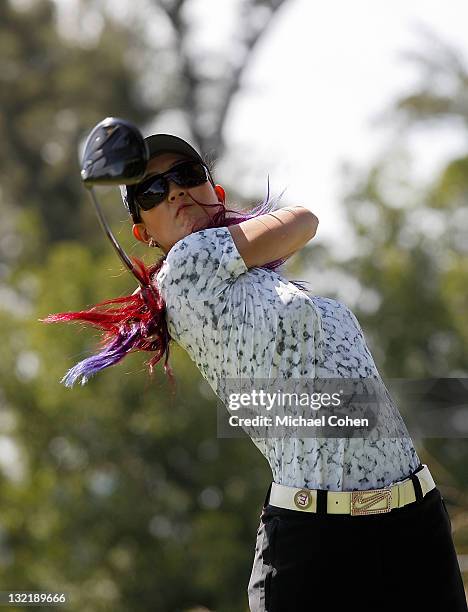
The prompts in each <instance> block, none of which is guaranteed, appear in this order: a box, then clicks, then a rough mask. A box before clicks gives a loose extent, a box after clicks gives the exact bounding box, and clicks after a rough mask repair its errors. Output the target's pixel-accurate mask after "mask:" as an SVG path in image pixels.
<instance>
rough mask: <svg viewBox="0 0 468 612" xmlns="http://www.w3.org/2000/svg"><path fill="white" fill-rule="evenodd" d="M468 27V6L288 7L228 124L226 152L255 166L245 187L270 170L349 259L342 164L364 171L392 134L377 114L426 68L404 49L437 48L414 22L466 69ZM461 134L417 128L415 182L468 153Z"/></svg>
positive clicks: (456, 2)
mask: <svg viewBox="0 0 468 612" xmlns="http://www.w3.org/2000/svg"><path fill="white" fill-rule="evenodd" d="M208 3H209V2H208ZM466 23H468V3H467V2H466V0H463V1H461V0H449V1H447V2H441V1H435V0H424V1H422V0H411V2H407V0H393V1H392V2H391V3H390V2H376V1H375V0H353V2H350V3H347V2H341V1H340V2H337V1H336V0H335V1H334V2H329V3H317V2H311V1H310V0H292V1H290V2H287V3H286V4H285V5H284V6H283V8H282V9H281V12H280V14H279V15H278V16H277V20H276V23H274V24H273V26H272V28H271V30H270V32H269V33H268V34H267V35H266V37H265V39H264V40H263V41H262V44H261V47H260V48H259V49H258V52H257V53H256V56H255V58H254V60H253V62H252V64H251V66H250V68H249V70H248V72H247V74H246V75H245V79H244V90H243V92H242V93H241V94H240V95H239V96H238V98H237V99H236V101H235V103H234V104H233V106H232V108H231V112H230V115H229V118H228V123H227V126H226V132H225V133H226V137H227V141H228V145H229V147H230V148H232V149H233V150H234V151H236V152H237V155H238V157H239V158H243V159H248V160H255V162H256V164H257V166H258V168H257V171H256V172H254V173H251V174H250V177H249V179H248V180H249V182H250V183H251V184H252V185H255V186H256V187H257V189H260V190H262V189H263V187H264V184H265V179H264V175H265V172H267V171H268V170H270V172H271V175H272V177H271V178H272V179H273V187H274V189H275V191H276V192H279V191H281V190H282V189H283V188H284V187H287V192H286V194H285V198H287V203H288V204H290V203H294V204H303V205H305V206H307V207H309V208H310V209H311V210H313V212H314V213H315V214H316V215H317V216H318V218H319V220H320V225H319V231H318V233H317V237H316V238H317V239H321V238H323V239H325V240H326V241H331V242H332V243H333V244H334V245H335V247H336V248H337V249H338V251H339V252H341V253H342V255H344V254H345V253H346V252H347V249H346V246H345V244H344V243H345V241H344V240H343V232H345V231H346V225H345V224H344V215H343V212H342V210H341V208H340V196H341V191H340V188H341V183H340V181H339V175H338V168H339V165H340V163H341V162H342V161H345V160H348V161H351V162H352V163H353V164H358V165H359V166H362V167H364V168H365V167H366V165H368V164H369V162H370V161H372V160H374V159H375V157H376V156H377V155H378V153H379V152H380V151H382V150H384V149H386V148H387V147H388V146H389V144H390V143H391V140H392V138H394V134H395V132H394V130H392V129H391V128H390V127H389V126H387V127H385V126H384V125H383V123H382V121H379V119H378V117H379V115H380V114H381V113H382V112H383V111H385V110H387V109H388V108H389V106H391V103H392V101H394V100H395V99H397V98H398V97H399V96H401V95H402V94H404V93H406V92H409V91H410V90H411V88H412V87H414V86H415V85H416V84H417V83H418V80H419V78H420V76H419V75H420V71H418V70H417V68H416V67H415V66H414V65H413V64H410V63H409V62H405V61H404V60H403V59H402V57H401V52H402V51H404V50H410V49H419V50H424V49H426V52H427V51H430V50H431V48H430V47H428V46H427V43H426V44H425V42H426V41H425V40H424V39H423V37H421V36H420V35H418V32H417V30H416V26H418V25H419V26H424V27H425V28H426V29H430V30H432V31H433V32H434V33H435V34H438V35H440V36H441V37H442V38H443V40H445V41H447V42H449V43H452V44H454V45H456V46H457V47H458V48H459V49H460V51H461V53H462V54H463V56H464V57H465V58H466V60H467V65H468V37H467V36H466ZM433 44H434V43H432V45H433ZM442 86H443V83H441V87H442ZM373 120H374V121H373ZM457 127H458V129H457ZM465 134H466V132H465V131H462V130H460V129H459V126H456V125H447V126H445V127H444V126H443V125H441V124H440V123H439V124H438V125H436V126H432V127H426V128H424V129H418V131H417V133H415V134H414V135H413V136H412V137H411V139H410V142H409V146H410V150H411V151H412V153H413V154H414V173H415V174H414V177H415V180H422V181H425V180H428V179H430V178H431V176H432V175H433V173H434V171H436V170H437V168H439V167H440V164H441V162H442V161H443V160H445V159H447V158H448V157H451V156H452V155H456V154H458V153H460V152H466V136H465ZM258 170H260V171H258ZM262 170H264V171H263V172H262Z"/></svg>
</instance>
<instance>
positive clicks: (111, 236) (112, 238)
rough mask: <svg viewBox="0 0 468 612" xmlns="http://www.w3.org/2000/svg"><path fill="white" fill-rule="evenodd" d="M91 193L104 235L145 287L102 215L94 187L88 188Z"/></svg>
mask: <svg viewBox="0 0 468 612" xmlns="http://www.w3.org/2000/svg"><path fill="white" fill-rule="evenodd" d="M88 190H89V193H90V195H91V200H92V201H93V205H94V208H95V210H96V213H97V216H98V219H99V223H100V224H101V227H102V229H103V231H104V233H105V234H106V235H107V237H108V238H109V240H110V241H111V243H112V246H113V247H114V249H115V250H116V252H117V255H118V256H119V257H120V259H121V261H122V262H123V263H124V264H125V266H126V267H127V268H128V269H129V270H130V272H131V273H132V274H133V276H134V277H135V278H136V279H137V281H138V283H139V285H140V287H145V283H144V282H143V280H142V278H141V276H140V274H139V271H138V270H137V269H136V268H135V266H134V265H133V263H132V261H131V259H130V257H129V256H128V255H127V253H125V251H124V250H123V248H122V247H121V246H120V244H119V243H118V242H117V239H116V238H115V236H114V234H113V233H112V230H111V228H110V227H109V225H108V223H107V221H106V219H105V218H104V215H103V213H102V210H101V207H100V205H99V202H98V201H97V197H96V194H95V193H94V189H93V187H88Z"/></svg>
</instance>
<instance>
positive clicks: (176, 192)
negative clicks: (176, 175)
mask: <svg viewBox="0 0 468 612" xmlns="http://www.w3.org/2000/svg"><path fill="white" fill-rule="evenodd" d="M184 196H185V191H184V190H183V189H182V188H181V187H180V186H179V185H176V184H175V183H172V182H171V183H169V195H168V197H167V199H168V200H169V202H175V200H177V198H182V197H184Z"/></svg>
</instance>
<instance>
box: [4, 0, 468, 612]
mask: <svg viewBox="0 0 468 612" xmlns="http://www.w3.org/2000/svg"><path fill="white" fill-rule="evenodd" d="M184 4H185V3H184V1H182V0H178V1H174V2H170V1H167V2H162V1H161V2H153V3H149V5H152V6H153V8H154V11H155V13H154V16H155V17H154V18H155V19H156V21H157V20H159V21H157V23H160V24H161V25H160V27H161V28H163V29H164V28H169V27H170V28H172V33H173V39H172V43H169V42H167V44H165V45H164V44H162V43H161V45H159V46H158V47H157V48H151V47H150V46H148V39H147V38H145V36H144V35H143V33H144V26H145V24H144V19H142V18H141V17H140V19H139V20H138V19H137V18H136V17H135V20H134V21H132V22H131V23H128V24H126V25H125V24H122V23H121V22H119V21H118V20H116V19H113V18H111V17H110V16H109V14H108V13H106V12H105V11H104V9H103V8H102V9H101V8H100V7H99V3H94V2H82V3H81V4H80V5H79V6H80V11H81V12H80V16H81V17H83V18H84V16H86V14H87V12H89V11H94V12H96V11H99V13H100V15H101V17H102V19H104V27H103V28H102V30H101V34H100V35H99V36H98V38H97V39H96V40H94V41H92V42H91V43H90V42H89V41H88V42H84V41H82V40H81V41H80V40H77V39H73V38H67V37H64V36H63V35H62V34H60V33H59V31H58V30H57V27H56V11H55V5H54V4H53V3H52V2H49V1H48V0H37V1H34V2H31V3H29V4H26V5H25V7H24V8H18V7H17V6H16V5H13V4H11V3H9V2H3V3H1V4H0V127H1V133H2V143H1V145H0V181H1V191H0V211H1V219H2V221H1V224H0V298H1V307H0V333H1V340H2V341H1V344H0V408H1V410H0V458H1V462H0V590H37V591H64V592H66V593H68V594H69V595H70V597H71V599H72V603H70V604H69V606H67V609H69V610H80V612H83V611H86V610H89V611H93V612H94V611H100V610H109V609H112V610H115V611H119V610H158V611H159V610H161V611H169V612H172V611H185V612H187V611H189V610H192V612H194V611H195V610H200V611H201V610H218V611H221V612H238V611H239V610H243V611H246V610H247V595H246V587H247V582H248V578H249V575H250V570H251V564H252V559H253V552H254V544H255V535H256V529H257V525H258V519H259V512H260V509H261V504H262V502H263V498H264V495H265V492H266V488H267V486H268V484H269V481H270V477H271V473H270V469H269V467H268V465H267V463H266V460H265V459H264V458H263V457H262V456H261V455H260V453H259V452H258V450H257V449H256V448H255V447H254V445H253V444H252V443H251V441H250V440H249V439H248V438H245V439H237V440H226V439H221V440H219V439H217V436H216V398H215V396H214V395H213V393H212V391H211V390H210V389H209V387H208V386H207V385H206V383H205V382H204V381H203V379H202V378H201V376H200V374H199V373H198V371H197V370H196V369H195V368H194V366H193V364H192V363H191V361H190V360H189V359H188V357H187V356H186V355H185V353H183V351H182V350H180V349H179V348H178V347H177V346H175V345H174V346H173V347H172V349H171V350H172V357H171V363H172V365H173V368H174V371H175V373H176V378H177V389H176V393H175V394H174V395H172V394H171V392H170V386H169V385H168V382H167V379H166V377H165V375H164V373H163V372H162V368H158V369H157V371H156V373H155V374H154V376H153V377H152V378H149V377H148V374H147V371H146V368H145V365H144V360H143V358H142V356H141V355H134V356H131V357H129V358H128V359H126V361H125V363H123V364H121V365H119V366H117V367H115V368H111V369H110V370H109V371H105V372H103V373H102V374H100V375H99V376H98V377H96V379H93V380H92V381H91V382H90V383H89V384H88V385H87V386H85V387H77V388H74V389H73V390H72V391H70V390H69V389H66V388H64V387H63V386H62V385H60V384H59V380H60V378H61V377H62V375H63V374H64V372H65V371H66V370H67V369H68V368H69V367H70V366H71V365H73V364H74V363H76V361H78V359H80V358H82V357H83V356H85V355H89V354H90V353H92V352H93V351H94V349H95V346H96V342H97V340H98V336H97V334H96V333H94V332H92V331H89V330H84V329H80V328H77V327H75V326H46V325H43V324H41V323H39V322H38V319H39V318H41V317H44V316H46V315H47V314H49V313H52V312H61V311H66V310H77V309H79V308H85V307H87V306H90V305H92V304H94V303H96V302H98V301H100V300H103V299H107V298H109V297H110V296H117V295H124V294H127V293H128V292H129V291H130V290H133V286H132V281H131V279H130V278H129V275H128V274H127V273H126V272H125V271H123V270H122V268H121V267H120V264H119V262H118V260H117V259H116V257H115V255H114V253H113V252H112V251H111V249H109V246H108V244H107V243H106V241H105V240H103V238H102V236H101V230H100V228H99V227H98V224H97V223H96V220H95V218H94V212H93V210H92V208H91V206H90V205H89V202H88V201H87V200H86V197H85V196H86V194H84V191H83V189H82V186H81V184H80V181H79V167H78V155H77V152H78V150H79V147H80V146H81V144H82V142H83V138H84V137H85V136H86V134H87V132H88V131H89V129H90V127H92V126H93V125H94V124H95V123H96V122H97V121H99V120H101V119H102V118H103V117H105V116H110V115H114V116H123V117H126V118H129V119H131V120H132V121H134V122H135V123H137V124H138V125H140V126H144V125H145V124H147V123H148V122H149V121H151V120H153V119H154V118H155V117H157V116H158V115H159V114H160V113H162V112H164V111H167V110H168V109H172V108H178V109H179V110H180V111H181V112H182V114H183V116H184V118H185V125H186V127H187V129H189V131H190V133H191V134H192V135H193V138H194V140H195V141H196V142H198V144H199V146H200V148H201V149H202V150H209V151H210V152H212V153H213V154H215V156H218V157H220V156H222V154H223V153H224V150H225V143H224V141H223V138H222V127H223V122H224V118H225V116H226V112H227V108H228V106H229V102H230V99H231V98H232V96H233V95H234V93H235V92H236V91H237V90H238V89H239V87H240V77H241V72H240V71H239V69H236V68H232V70H231V71H230V72H229V71H226V70H224V71H223V74H225V75H227V76H225V80H224V81H223V80H219V81H216V79H215V80H213V79H212V78H211V79H210V78H209V76H207V75H203V74H199V73H197V72H196V71H194V68H193V63H192V62H191V61H190V57H189V56H188V55H187V53H188V52H187V50H186V47H184V45H183V43H184V40H185V38H186V37H187V35H188V33H189V27H188V24H187V23H186V22H185V21H184V19H183V9H184ZM244 4H245V7H244V14H243V17H242V18H243V19H246V20H248V18H249V10H252V11H253V10H255V9H258V8H259V7H263V8H265V9H267V12H266V13H265V22H264V23H263V25H261V26H259V28H258V31H250V34H246V35H245V36H244V38H243V39H242V43H243V48H244V53H245V61H244V64H243V65H244V66H245V65H247V64H248V59H249V57H250V54H251V52H252V50H253V49H254V46H255V45H256V44H257V42H258V40H259V39H260V38H261V36H262V35H263V34H264V32H265V31H266V29H267V27H268V24H269V23H270V21H271V20H272V19H273V17H274V15H275V13H276V11H277V10H278V9H279V7H280V6H281V4H282V2H279V1H276V2H274V1H273V0H271V1H270V2H265V1H260V0H259V1H252V2H250V3H249V2H247V3H244ZM429 43H430V41H427V44H429ZM437 49H438V50H437V54H438V55H437V57H436V56H435V55H434V54H436V51H435V50H434V51H433V52H432V54H428V53H421V55H420V56H419V57H412V58H410V59H412V60H413V61H416V62H419V64H420V66H421V73H422V74H424V75H425V76H424V77H423V78H422V80H421V83H420V84H419V85H416V86H415V89H414V91H413V92H410V93H409V94H408V95H407V96H405V97H403V98H402V99H400V100H399V101H398V103H397V104H396V105H395V107H394V108H392V109H390V111H391V112H390V117H391V120H392V121H394V124H395V141H394V145H393V146H392V147H391V148H390V149H389V150H388V151H387V152H386V153H385V155H383V157H382V158H381V159H378V160H376V161H375V163H374V164H373V165H372V167H370V168H355V167H352V166H350V165H349V166H347V167H345V168H343V173H342V176H341V181H342V186H343V198H342V204H343V212H344V214H345V215H346V216H347V218H348V220H349V227H350V232H351V233H352V235H353V236H354V239H355V240H356V245H357V248H356V255H355V256H353V257H351V258H350V259H348V260H346V261H337V260H336V259H335V257H334V254H333V252H331V251H330V250H329V249H328V248H327V246H326V245H325V244H319V245H315V244H311V245H310V246H309V247H308V248H306V249H304V250H303V251H302V252H301V253H300V254H298V255H296V256H295V257H294V258H293V260H292V261H291V262H290V263H289V264H288V265H289V271H290V272H291V277H294V278H298V277H301V278H307V277H308V275H309V277H310V275H312V278H313V280H314V284H315V286H316V287H317V291H316V293H317V294H322V295H328V296H329V297H337V298H339V299H342V300H343V301H345V302H346V303H348V304H349V306H350V307H352V309H353V310H354V312H355V313H356V315H357V317H358V319H359V320H360V322H361V324H362V327H363V329H364V330H365V333H366V337H367V339H368V344H369V347H370V349H371V351H372V353H373V355H374V356H375V359H376V362H377V364H378V367H379V369H380V371H381V373H382V375H383V376H384V377H406V378H412V377H414V378H424V377H431V376H433V377H454V376H459V377H465V378H466V377H468V373H467V363H468V359H467V357H468V355H467V346H468V319H467V317H466V312H467V311H468V297H467V287H468V246H467V245H468V240H467V238H468V232H467V229H468V214H467V207H466V202H467V194H468V151H467V155H466V156H462V157H460V158H459V159H454V160H452V161H450V163H449V164H447V166H446V167H443V168H441V169H440V172H439V173H438V175H437V176H432V177H427V181H426V182H425V183H424V184H416V183H415V181H414V180H413V178H412V174H411V169H412V164H413V160H411V158H410V156H409V153H408V150H407V148H406V146H405V136H406V134H407V132H408V130H409V129H411V127H412V126H415V125H418V124H419V123H421V122H424V121H429V120H430V121H432V122H433V123H435V124H436V123H437V122H438V121H439V122H443V121H447V120H456V121H458V124H459V126H460V127H459V129H463V130H466V125H467V118H468V106H467V104H466V100H467V99H468V98H467V96H466V93H467V89H468V75H467V72H466V67H465V66H464V64H463V62H462V61H461V59H460V57H459V56H458V55H457V53H456V52H455V51H454V50H453V49H451V48H450V47H447V46H444V45H441V46H440V47H438V48H437ZM162 60H164V62H163V61H162ZM171 61H172V64H171V65H172V66H173V72H174V74H173V75H172V76H171V77H170V76H169V75H166V74H164V71H162V76H160V78H161V79H166V81H167V82H162V83H161V84H160V87H159V89H158V94H157V95H156V94H154V95H150V94H148V91H146V90H145V86H144V80H142V77H143V76H144V72H145V70H147V69H148V67H149V66H151V65H153V64H152V63H151V62H156V63H158V62H159V64H158V65H163V64H164V63H165V62H166V63H169V64H170V62H171ZM220 61H221V60H220ZM423 68H424V71H423ZM447 74H450V75H451V76H452V77H453V83H454V86H453V90H452V91H450V92H446V93H445V94H444V95H442V94H441V93H440V91H439V90H438V88H437V82H438V77H439V76H440V75H447ZM206 88H212V90H213V91H214V92H218V94H219V96H218V97H219V99H220V100H221V101H222V104H219V106H218V107H217V108H213V109H211V112H212V114H213V117H214V120H213V122H212V124H213V125H214V126H215V129H213V131H212V132H211V133H207V132H206V131H205V132H204V131H203V130H202V129H201V128H200V125H201V122H200V113H201V109H200V108H198V106H197V104H196V100H197V93H199V91H201V90H202V89H205V90H206ZM217 88H218V89H217ZM220 178H221V177H220ZM228 187H229V186H228ZM229 193H230V196H231V197H230V199H231V201H237V202H239V203H241V204H245V202H243V200H242V197H241V194H236V193H235V191H234V189H229ZM103 198H104V201H105V204H108V205H107V206H106V210H109V211H110V213H109V217H110V220H111V221H112V225H113V227H114V230H115V232H116V234H117V235H118V237H119V239H120V240H121V241H122V243H123V244H124V246H125V247H126V248H127V249H128V251H129V252H130V253H132V254H137V255H139V256H140V257H143V258H144V259H145V258H146V260H147V262H148V261H149V260H148V257H149V256H148V254H147V253H144V252H141V251H139V249H138V248H137V247H136V245H134V244H133V242H131V240H130V233H129V231H128V230H129V225H128V221H127V220H125V214H124V211H123V209H122V208H118V207H117V206H112V205H111V202H115V200H116V199H118V195H117V194H116V193H115V191H112V190H108V191H106V190H103ZM260 198H261V195H259V199H260ZM428 223H429V224H430V227H436V228H439V229H438V230H437V231H436V232H431V231H428V228H429V226H428ZM429 229H430V228H429ZM343 239H344V240H346V239H348V237H346V236H345V237H343ZM339 275H341V276H343V275H344V276H349V277H350V278H352V279H355V280H357V281H358V283H359V287H360V289H359V293H358V295H357V298H356V299H355V301H354V302H351V301H350V300H349V299H348V296H347V295H346V293H344V292H343V293H340V289H339V286H340V285H339V283H338V282H335V281H336V279H337V278H339ZM327 283H328V284H327ZM333 283H335V284H333ZM417 448H418V452H419V454H420V457H421V458H422V459H423V461H425V462H428V463H429V465H430V467H431V471H432V472H433V474H434V477H435V479H436V481H437V483H438V486H439V488H440V489H441V491H442V493H443V495H444V497H445V498H446V500H447V503H448V506H449V511H450V514H451V516H452V528H453V532H454V539H455V542H456V546H457V551H458V552H459V554H460V555H461V556H462V555H468V472H467V469H466V466H467V460H468V446H467V444H466V439H463V438H457V439H451V440H445V439H439V438H438V439H431V440H418V441H417ZM465 579H467V580H468V578H467V575H466V574H465Z"/></svg>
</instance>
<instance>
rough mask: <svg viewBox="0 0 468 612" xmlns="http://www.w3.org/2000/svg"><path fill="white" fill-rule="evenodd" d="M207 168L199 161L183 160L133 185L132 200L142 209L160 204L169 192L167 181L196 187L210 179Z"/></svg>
mask: <svg viewBox="0 0 468 612" xmlns="http://www.w3.org/2000/svg"><path fill="white" fill-rule="evenodd" d="M210 179H211V177H210V173H209V171H208V168H207V167H206V166H205V165H204V164H202V163H201V162H199V161H183V162H181V163H180V164H177V165H176V166H174V167H172V168H170V170H166V172H163V173H162V174H154V175H153V176H150V177H149V178H147V179H146V180H144V181H142V182H141V183H138V185H136V186H135V192H134V200H135V202H136V203H137V204H138V206H139V207H140V208H142V209H143V210H151V209H152V208H154V207H155V206H157V205H158V204H161V202H163V201H164V200H165V199H166V198H167V195H168V193H169V181H173V182H174V183H175V184H176V185H179V187H198V186H199V185H203V183H206V182H207V181H208V180H210Z"/></svg>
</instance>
